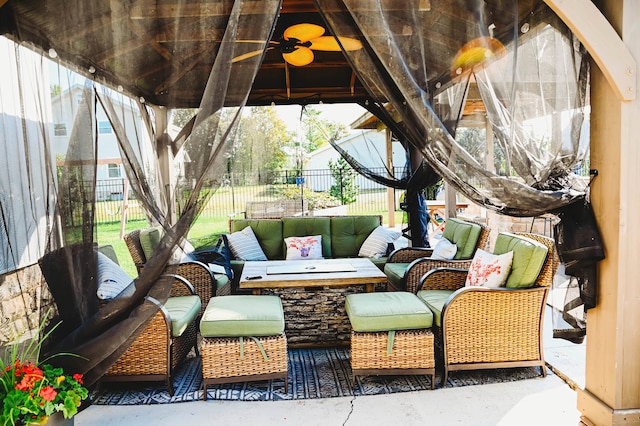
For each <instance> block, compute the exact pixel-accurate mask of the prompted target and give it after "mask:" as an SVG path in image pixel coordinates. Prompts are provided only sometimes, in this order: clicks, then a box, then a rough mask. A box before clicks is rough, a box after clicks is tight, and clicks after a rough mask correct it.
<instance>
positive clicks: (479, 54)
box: [451, 37, 506, 75]
mask: <svg viewBox="0 0 640 426" xmlns="http://www.w3.org/2000/svg"><path fill="white" fill-rule="evenodd" d="M505 53H506V49H505V47H504V46H503V45H502V43H500V41H499V40H498V39H495V38H493V37H478V38H475V39H473V40H471V41H469V42H468V43H465V44H464V46H462V47H461V48H460V50H458V52H457V53H456V56H455V57H454V58H453V62H452V63H451V71H452V75H460V74H462V73H463V72H465V71H469V70H472V69H473V68H475V67H478V66H486V65H488V64H489V63H491V62H493V61H494V60H497V59H500V58H501V57H502V56H504V54H505Z"/></svg>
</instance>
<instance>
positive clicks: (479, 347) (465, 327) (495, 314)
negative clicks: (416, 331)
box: [417, 232, 558, 386]
mask: <svg viewBox="0 0 640 426" xmlns="http://www.w3.org/2000/svg"><path fill="white" fill-rule="evenodd" d="M508 252H513V263H512V266H511V269H510V272H509V275H508V278H507V281H506V284H505V285H504V286H502V287H499V288H487V287H465V280H466V277H467V273H468V271H467V270H465V269H457V268H437V269H434V270H431V271H429V272H428V273H427V274H426V275H425V276H424V277H423V278H422V279H421V282H420V285H419V287H418V289H417V295H418V297H419V298H420V299H422V300H423V301H424V302H425V303H426V305H427V306H428V307H429V309H431V311H432V312H433V315H434V331H435V335H436V346H438V347H439V348H440V350H441V353H440V357H441V359H442V360H443V366H444V374H443V375H442V384H443V386H444V384H445V383H446V381H447V375H448V373H449V371H455V370H475V369H485V368H512V367H532V366H535V367H540V369H541V374H542V376H546V367H545V362H544V355H543V347H542V328H543V321H544V309H545V301H546V299H547V294H548V291H549V287H550V286H551V283H552V280H553V275H554V274H555V271H556V269H557V267H558V258H557V256H556V254H555V252H554V241H553V239H551V238H548V237H544V236H542V235H538V234H528V233H517V234H510V233H506V232H503V233H500V234H499V235H498V237H497V239H496V243H495V247H494V251H493V253H494V254H496V255H500V254H504V253H508Z"/></svg>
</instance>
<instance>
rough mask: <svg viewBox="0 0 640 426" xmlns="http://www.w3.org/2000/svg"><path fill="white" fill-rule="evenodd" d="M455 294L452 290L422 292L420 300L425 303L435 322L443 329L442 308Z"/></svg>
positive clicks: (419, 294)
mask: <svg viewBox="0 0 640 426" xmlns="http://www.w3.org/2000/svg"><path fill="white" fill-rule="evenodd" d="M452 294H453V291H452V290H420V291H418V298H419V299H420V300H422V301H423V302H424V304H425V305H427V307H428V308H429V310H430V311H431V312H432V313H433V322H434V323H435V325H436V326H437V327H442V308H444V304H445V302H446V301H447V299H448V298H449V296H451V295H452Z"/></svg>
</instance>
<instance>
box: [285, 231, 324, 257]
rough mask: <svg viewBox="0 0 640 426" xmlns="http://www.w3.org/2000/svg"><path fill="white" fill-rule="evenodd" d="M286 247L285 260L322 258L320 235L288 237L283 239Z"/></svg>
mask: <svg viewBox="0 0 640 426" xmlns="http://www.w3.org/2000/svg"><path fill="white" fill-rule="evenodd" d="M284 244H285V246H286V247H287V256H286V259H287V260H316V259H322V235H312V236H308V237H288V238H285V239H284Z"/></svg>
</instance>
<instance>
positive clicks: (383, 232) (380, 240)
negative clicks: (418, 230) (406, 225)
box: [358, 226, 402, 258]
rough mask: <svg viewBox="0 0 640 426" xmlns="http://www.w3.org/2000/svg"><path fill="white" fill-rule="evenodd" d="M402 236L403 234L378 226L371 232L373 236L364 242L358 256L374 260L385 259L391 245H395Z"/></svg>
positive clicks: (370, 235)
mask: <svg viewBox="0 0 640 426" xmlns="http://www.w3.org/2000/svg"><path fill="white" fill-rule="evenodd" d="M400 235H402V234H401V233H400V232H398V231H396V230H393V229H389V228H385V227H383V226H378V227H377V228H376V229H374V230H373V231H371V234H369V236H368V237H367V239H366V240H364V243H362V247H360V251H359V252H358V256H360V257H372V258H379V257H383V256H385V255H386V254H387V247H388V245H389V243H393V242H394V241H395V240H397V239H398V238H400Z"/></svg>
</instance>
